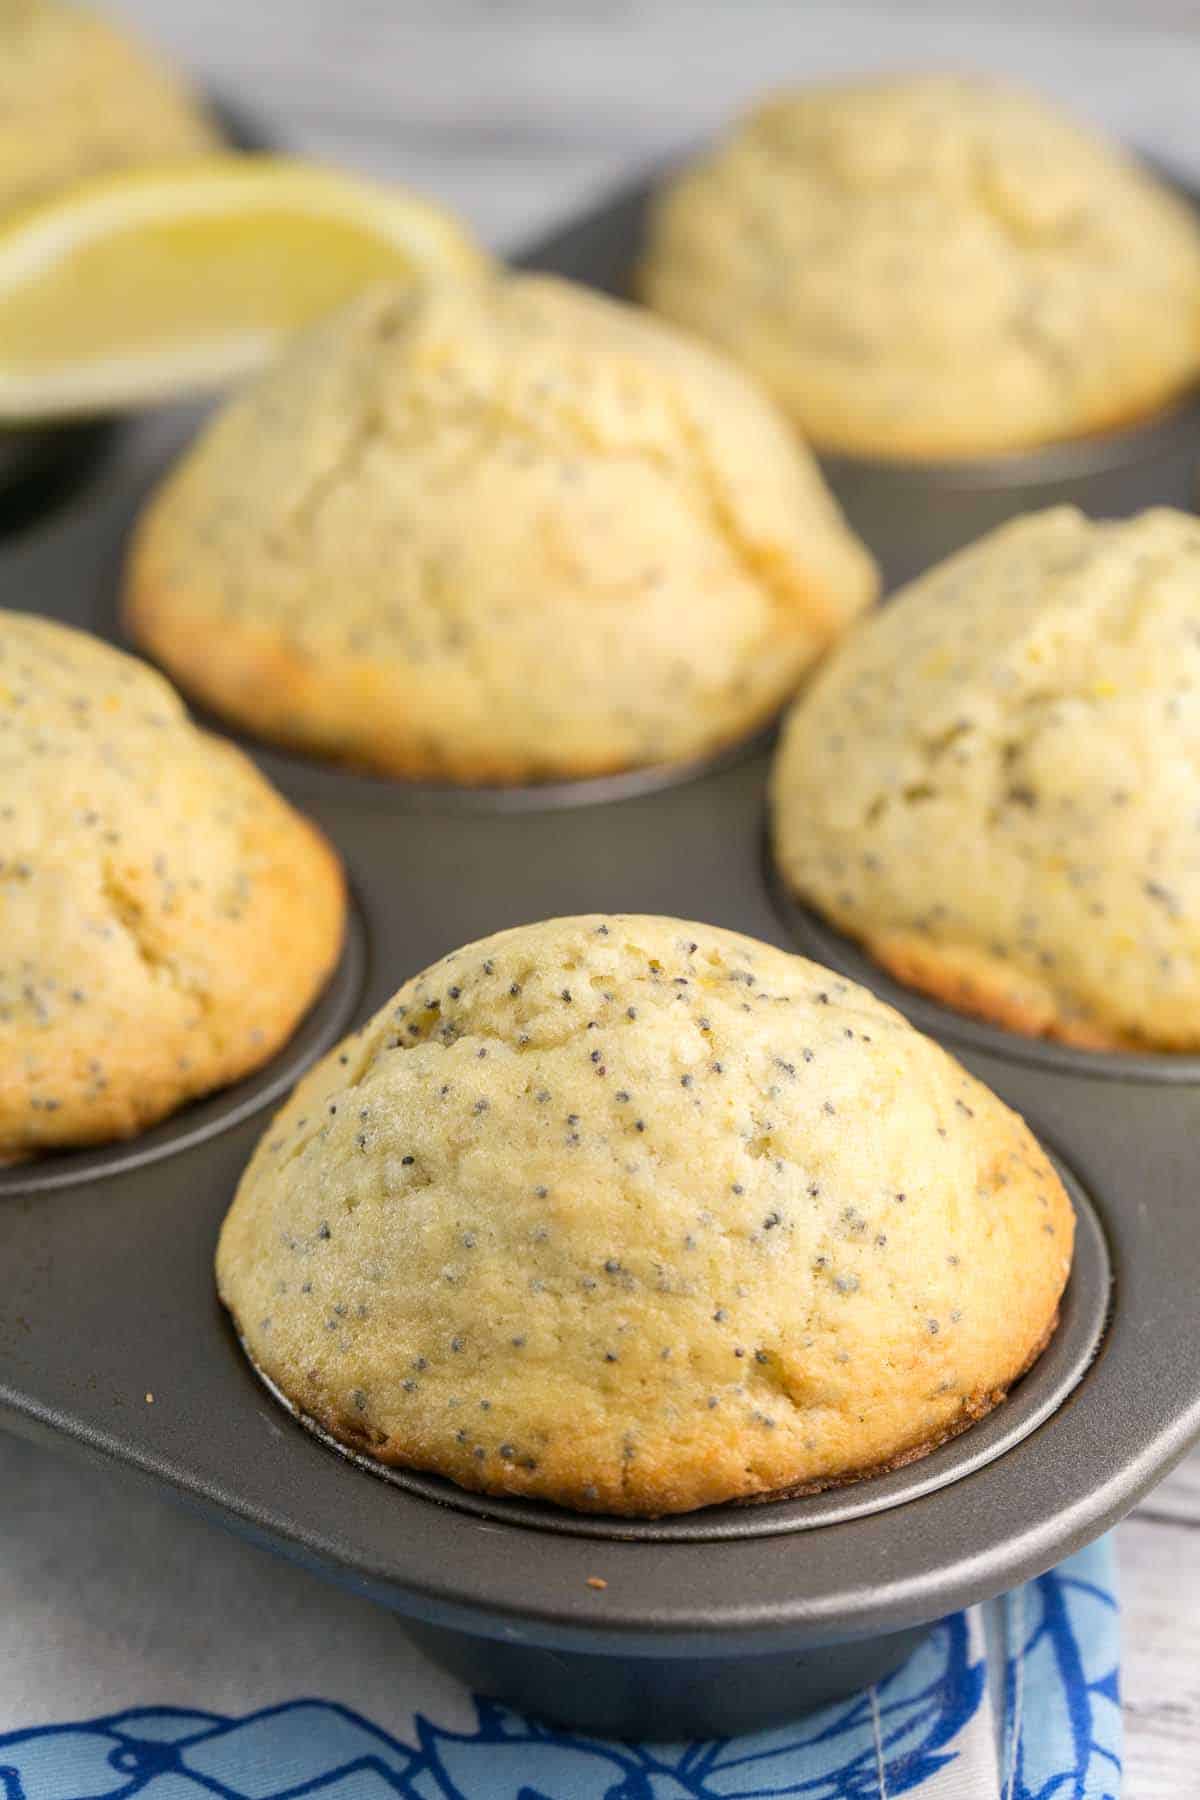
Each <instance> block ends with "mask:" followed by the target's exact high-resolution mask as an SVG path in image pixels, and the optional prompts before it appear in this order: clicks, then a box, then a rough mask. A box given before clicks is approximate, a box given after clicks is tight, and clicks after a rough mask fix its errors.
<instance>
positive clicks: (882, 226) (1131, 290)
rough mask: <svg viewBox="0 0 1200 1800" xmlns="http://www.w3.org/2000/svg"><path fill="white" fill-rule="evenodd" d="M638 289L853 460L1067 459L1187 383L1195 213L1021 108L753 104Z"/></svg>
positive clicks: (935, 91)
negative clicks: (1047, 453) (1046, 446)
mask: <svg viewBox="0 0 1200 1800" xmlns="http://www.w3.org/2000/svg"><path fill="white" fill-rule="evenodd" d="M643 281H644V291H645V293H646V295H647V298H648V299H649V300H650V302H651V304H652V305H653V306H655V307H656V308H658V309H659V310H660V311H662V312H663V313H665V314H667V315H668V316H669V317H671V318H673V319H675V320H677V321H678V322H680V323H681V324H684V325H688V326H690V327H691V328H693V329H694V330H696V331H699V332H700V333H701V334H702V335H703V336H705V337H707V338H709V339H711V340H712V341H713V342H715V343H718V344H721V345H723V346H724V347H726V348H727V349H728V350H730V351H731V352H732V353H733V354H734V355H736V356H737V357H738V358H739V359H740V360H741V361H742V362H743V363H744V364H745V365H746V367H747V368H749V369H751V370H753V371H754V372H755V373H756V374H757V375H759V376H760V377H761V378H762V380H763V381H764V382H765V384H766V385H767V387H768V388H769V389H770V390H771V391H772V392H773V393H774V394H775V396H776V398H777V399H778V400H779V401H780V403H781V404H782V406H783V407H784V409H785V411H787V412H788V413H789V415H790V416H791V417H792V418H793V419H794V420H795V422H796V424H797V425H798V426H799V427H800V429H801V430H802V431H804V432H805V433H806V434H807V435H808V436H809V437H810V438H811V439H812V441H813V442H814V443H816V444H818V445H820V446H822V447H825V448H828V449H833V450H843V451H849V452H852V453H856V454H860V455H872V454H878V455H883V456H895V457H958V456H972V455H977V454H981V453H987V452H995V451H1004V450H1011V449H1018V448H1024V447H1028V446H1030V445H1035V444H1040V443H1045V442H1047V441H1050V440H1053V439H1057V438H1065V437H1073V436H1079V435H1082V434H1085V433H1089V432H1094V431H1097V430H1100V429H1103V428H1106V427H1110V426H1114V425H1119V424H1122V423H1124V422H1125V421H1128V420H1133V419H1137V418H1138V417H1140V416H1144V415H1145V414H1147V413H1149V412H1152V411H1153V410H1155V409H1156V408H1158V407H1159V406H1160V405H1162V404H1163V403H1164V402H1165V401H1167V400H1169V399H1170V398H1171V397H1172V396H1174V395H1176V394H1177V393H1178V392H1179V391H1180V390H1181V389H1182V388H1183V387H1185V386H1187V385H1189V384H1190V383H1191V382H1193V381H1194V380H1195V379H1196V377H1197V374H1198V373H1200V228H1198V226H1197V221H1196V218H1195V216H1194V215H1193V213H1192V211H1191V209H1190V208H1189V207H1188V206H1187V205H1186V203H1185V202H1183V201H1182V200H1180V199H1179V198H1177V197H1176V196H1175V195H1173V194H1172V193H1170V192H1169V191H1168V190H1167V189H1166V188H1165V187H1164V186H1163V185H1162V183H1161V182H1159V181H1158V180H1156V179H1155V177H1154V176H1153V175H1151V174H1150V173H1149V172H1148V171H1147V170H1145V169H1142V168H1139V167H1138V166H1137V165H1136V164H1135V163H1133V162H1132V161H1131V160H1129V159H1128V158H1127V157H1125V156H1124V155H1123V154H1122V153H1121V152H1120V151H1119V150H1118V149H1117V148H1115V147H1114V146H1112V145H1109V144H1107V143H1105V142H1104V141H1103V140H1102V139H1100V138H1098V137H1096V136H1094V135H1093V134H1092V133H1090V132H1089V131H1087V130H1085V129H1082V128H1081V127H1079V126H1077V125H1076V124H1074V123H1073V122H1072V121H1071V120H1069V119H1067V118H1064V117H1062V116H1060V115H1059V114H1058V113H1057V112H1056V111H1054V110H1053V109H1051V108H1050V107H1047V106H1046V105H1044V104H1043V103H1042V102H1040V101H1039V100H1038V99H1036V98H1035V97H1033V96H1032V95H1028V94H1026V93H1023V92H1022V91H1020V90H1019V89H1013V88H1010V87H1007V86H1004V85H1002V84H999V83H997V82H993V81H988V80H983V79H980V78H968V77H963V76H951V75H900V76H894V75H893V76H885V77H882V78H878V79H874V80H867V81H860V82H855V83H850V84H831V85H829V86H816V87H810V88H805V89H801V90H799V91H796V92H792V93H787V94H783V95H781V96H779V97H777V98H774V99H772V100H769V101H768V102H766V103H765V104H764V105H762V106H760V107H759V108H758V109H757V110H756V111H754V112H752V113H751V114H750V116H749V117H748V118H746V119H745V120H743V121H742V122H741V123H740V124H739V125H738V126H737V127H736V128H735V129H734V131H733V132H732V134H731V135H730V136H729V138H728V139H727V140H726V141H725V142H723V143H721V144H719V145H718V146H717V147H716V149H714V150H713V151H712V152H711V153H710V154H709V155H707V156H705V157H702V158H701V159H700V160H699V161H698V162H697V163H696V164H694V165H693V166H691V167H690V168H687V169H685V170H684V172H683V174H682V175H681V176H680V177H679V178H678V179H677V180H675V181H674V182H673V183H671V184H669V186H668V187H667V189H666V190H665V192H664V195H663V196H662V198H661V199H660V200H659V202H658V204H657V206H656V208H655V212H654V216H653V223H652V229H651V238H650V248H649V254H648V259H647V262H646V266H645V269H644V271H643ZM1150 320H1153V322H1154V323H1153V328H1152V329H1151V328H1148V321H1150Z"/></svg>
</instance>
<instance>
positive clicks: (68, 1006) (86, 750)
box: [0, 612, 345, 1160]
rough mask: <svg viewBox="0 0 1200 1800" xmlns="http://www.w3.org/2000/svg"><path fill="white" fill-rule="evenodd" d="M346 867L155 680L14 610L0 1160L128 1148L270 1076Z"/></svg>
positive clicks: (7, 654) (4, 723) (309, 996)
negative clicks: (233, 1088)
mask: <svg viewBox="0 0 1200 1800" xmlns="http://www.w3.org/2000/svg"><path fill="white" fill-rule="evenodd" d="M344 911H345V900H344V896H343V887H342V876H341V871H340V868H339V865H338V862H337V859H336V858H335V856H334V854H333V852H332V851H331V850H330V849H329V847H328V846H327V845H326V843H325V841H324V839H323V838H321V837H320V836H319V835H318V834H317V832H316V831H315V830H314V829H313V827H312V826H311V825H309V824H308V823H307V822H306V821H305V820H304V819H302V818H300V817H299V815H298V814H296V813H294V812H293V811H292V809H291V807H290V806H288V805H286V803H285V802H284V801H283V800H282V799H281V798H280V797H279V795H278V794H276V793H275V791H274V789H272V788H271V787H269V786H268V784H267V783H266V782H265V781H264V780H263V778H262V776H261V775H259V774H258V772H257V770H256V769H255V768H254V767H253V765H252V764H251V763H250V762H248V761H247V760H246V758H245V757H243V756H242V755H241V754H240V753H239V752H238V751H236V750H234V749H232V748H231V747H230V746H229V745H227V744H223V743H221V742H219V741H218V740H217V739H216V738H211V737H208V736H206V735H205V734H204V733H203V732H200V731H197V730H196V728H195V727H194V726H193V725H191V724H190V723H189V721H188V719H187V716H186V714H185V713H184V710H183V707H182V706H181V705H180V702H179V700H178V698H177V697H176V695H175V694H174V693H172V691H171V689H170V688H169V687H168V686H167V684H166V682H165V681H164V680H163V679H162V677H161V676H160V675H157V674H156V673H155V672H154V671H153V670H152V669H148V668H146V667H145V666H144V665H143V664H141V663H139V662H135V661H134V660H133V658H132V657H128V656H122V655H121V654H120V652H118V651H116V650H113V649H110V648H109V646H108V645H107V644H102V643H100V642H98V641H97V640H96V639H95V638H91V637H88V636H87V635H86V634H85V633H84V632H80V631H71V630H69V629H68V628H67V627H66V626H63V625H56V624H52V623H51V622H50V621H49V620H47V619H38V618H33V617H30V616H28V615H26V614H23V613H14V612H0V1160H11V1159H13V1158H16V1157H20V1156H25V1155H29V1154H31V1153H33V1152H35V1151H39V1150H53V1149H65V1148H68V1147H70V1146H71V1145H76V1144H92V1143H99V1142H102V1141H103V1140H105V1139H108V1138H121V1137H128V1136H130V1135H131V1134H132V1133H134V1132H136V1131H139V1130H141V1129H142V1127H143V1126H146V1125H149V1124H152V1123H153V1121H154V1120H156V1119H159V1118H161V1117H162V1116H163V1115H164V1114H166V1113H169V1112H170V1111H171V1110H172V1109H173V1108H174V1107H176V1106H178V1105H179V1104H180V1103H181V1102H182V1101H185V1100H189V1099H191V1098H192V1097H193V1096H195V1095H198V1094H203V1093H206V1092H207V1091H208V1090H209V1089H211V1088H215V1087H219V1086H220V1085H221V1084H222V1083H223V1082H227V1081H232V1080H234V1078H235V1077H237V1076H239V1075H244V1074H246V1073H247V1071H249V1070H251V1069H253V1068H256V1067H257V1066H258V1064H260V1063H262V1062H264V1061H265V1060H266V1059H267V1058H268V1057H269V1056H270V1055H271V1054H272V1053H273V1052H274V1051H275V1050H276V1049H277V1048H278V1047H279V1045H280V1044H282V1043H283V1041H284V1040H285V1039H286V1038H287V1037H288V1035H289V1034H290V1032H291V1031H292V1028H293V1027H294V1026H295V1025H296V1023H297V1022H298V1020H299V1019H300V1018H301V1017H302V1015H303V1014H304V1013H305V1012H306V1010H307V1009H308V1006H309V1004H310V1002H311V1001H312V1000H313V999H314V997H315V996H316V994H317V992H318V991H319V989H320V988H321V986H322V985H323V983H324V981H325V979H326V977H327V976H328V974H329V972H330V970H331V968H332V966H333V964H334V962H335V960H336V958H337V956H338V952H339V948H340V945H341V940H342V930H343V922H344Z"/></svg>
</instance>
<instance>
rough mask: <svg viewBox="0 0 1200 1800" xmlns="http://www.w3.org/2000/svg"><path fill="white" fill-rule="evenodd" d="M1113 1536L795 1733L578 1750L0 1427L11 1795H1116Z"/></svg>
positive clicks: (126, 1489) (581, 1745) (338, 1597)
mask: <svg viewBox="0 0 1200 1800" xmlns="http://www.w3.org/2000/svg"><path fill="white" fill-rule="evenodd" d="M1117 1663H1118V1624H1117V1603H1116V1594H1115V1587H1114V1564H1113V1554H1112V1547H1111V1543H1110V1542H1109V1541H1108V1540H1104V1541H1102V1542H1100V1543H1098V1544H1094V1545H1092V1546H1091V1547H1090V1548H1089V1549H1087V1550H1084V1551H1081V1552H1080V1553H1079V1554H1078V1555H1077V1556H1074V1557H1072V1558H1071V1559H1070V1560H1069V1561H1068V1562H1066V1563H1063V1564H1062V1565H1061V1566H1060V1567H1059V1568H1057V1569H1055V1570H1053V1571H1052V1572H1051V1573H1049V1574H1047V1575H1043V1576H1041V1577H1040V1578H1039V1579H1037V1580H1035V1581H1031V1582H1028V1583H1027V1584H1026V1585H1025V1586H1023V1587H1021V1588H1018V1589H1016V1590H1015V1592H1013V1593H1011V1594H1008V1595H1006V1596H1004V1598H1002V1599H1001V1600H998V1601H994V1602H991V1603H990V1604H988V1605H986V1606H981V1607H973V1608H971V1609H970V1610H969V1611H967V1612H964V1613H956V1614H955V1615H953V1616H952V1617H951V1618H948V1619H945V1620H943V1621H942V1622H941V1623H940V1624H938V1625H937V1626H935V1628H934V1630H933V1631H932V1633H931V1634H930V1637H929V1638H928V1640H927V1641H926V1643H925V1644H924V1645H923V1647H922V1648H920V1649H919V1650H918V1651H917V1652H916V1653H915V1654H914V1655H913V1656H912V1657H911V1658H910V1660H909V1661H908V1662H907V1663H906V1664H905V1665H904V1667H903V1668H902V1669H900V1670H899V1671H898V1672H897V1673H896V1674H895V1675H893V1676H892V1677H890V1678H889V1679H888V1680H886V1681H882V1682H880V1683H879V1684H878V1685H877V1686H874V1687H872V1688H869V1689H867V1690H866V1691H865V1692H863V1693H862V1694H859V1695H857V1696H855V1697H854V1698H853V1699H851V1700H848V1701H843V1702H841V1703H840V1704H838V1705H836V1706H831V1707H828V1708H826V1709H825V1710H824V1711H823V1712H821V1713H819V1714H816V1715H813V1716H810V1717H808V1718H805V1719H801V1720H798V1721H797V1722H796V1723H795V1724H792V1725H787V1726H784V1727H782V1728H780V1729H777V1730H773V1731H767V1732H760V1733H756V1734H754V1735H752V1736H749V1737H744V1738H737V1739H712V1740H707V1741H697V1742H692V1743H687V1744H674V1745H662V1744H645V1745H643V1744H625V1743H612V1742H607V1741H601V1740H597V1739H592V1738H588V1737H585V1736H582V1735H577V1734H573V1733H571V1732H566V1731H561V1730H556V1729H554V1728H553V1727H550V1726H547V1725H544V1724H541V1723H538V1722H537V1721H534V1720H531V1719H525V1718H522V1717H519V1716H518V1715H516V1714H515V1713H512V1712H511V1711H509V1710H508V1709H506V1708H504V1707H502V1706H496V1705H494V1704H491V1703H489V1702H488V1701H486V1700H482V1699H478V1698H476V1697H474V1696H472V1695H471V1694H469V1693H468V1692H467V1691H466V1690H465V1689H463V1688H462V1687H460V1686H459V1685H458V1684H457V1683H456V1682H454V1681H453V1680H452V1679H451V1678H450V1677H449V1676H447V1675H444V1674H442V1673H441V1672H440V1671H439V1670H437V1669H435V1668H433V1667H432V1666H431V1665H430V1664H429V1663H428V1662H426V1661H425V1660H424V1659H423V1657H421V1655H420V1654H419V1653H418V1652H417V1651H416V1650H415V1649H413V1648H412V1647H411V1646H410V1645H409V1644H408V1642H407V1640H406V1639H405V1638H404V1637H403V1635H402V1634H401V1632H400V1630H399V1628H398V1626H397V1624H396V1621H395V1620H394V1618H392V1616H391V1615H389V1614H388V1613H386V1612H384V1611H382V1610H381V1609H380V1608H378V1607H376V1606H374V1605H373V1604H372V1603H371V1602H369V1601H366V1600H362V1599H359V1598H356V1597H354V1596H351V1595H350V1594H347V1593H344V1592H342V1591H341V1590H338V1589H335V1588H332V1587H327V1586H325V1585H324V1584H323V1583H321V1582H318V1581H317V1580H316V1579H314V1578H313V1577H312V1576H310V1575H308V1574H306V1573H304V1572H303V1571H301V1570H300V1569H296V1568H292V1567H291V1566H290V1565H288V1564H286V1563H284V1562H282V1561H279V1560H277V1559H276V1558H274V1557H269V1556H267V1555H265V1554H264V1553H262V1552H260V1551H258V1550H255V1549H252V1548H251V1547H250V1546H248V1545H245V1544H243V1543H241V1542H239V1541H237V1540H235V1539H233V1538H231V1537H228V1536H226V1535H225V1534H224V1533H222V1532H219V1531H217V1530H216V1529H215V1528H213V1527H211V1526H208V1525H206V1524H204V1523H202V1522H201V1521H199V1520H198V1519H195V1518H193V1517H191V1516H190V1515H188V1514H186V1513H185V1512H183V1511H181V1510H180V1509H177V1508H176V1507H174V1506H172V1505H171V1504H170V1503H168V1502H166V1501H164V1500H161V1499H159V1498H158V1497H156V1496H154V1495H152V1494H149V1493H146V1492H143V1491H142V1490H140V1489H137V1488H133V1487H131V1486H127V1485H126V1484H125V1483H124V1482H123V1481H122V1482H118V1481H117V1479H116V1478H114V1477H112V1476H110V1475H108V1474H106V1473H103V1472H101V1471H98V1470H96V1469H92V1468H79V1467H77V1466H76V1465H74V1464H72V1463H68V1462H66V1461H64V1460H62V1459H60V1458H59V1457H57V1456H52V1455H51V1454H50V1453H49V1452H47V1451H43V1450H40V1449H38V1450H35V1449H33V1448H31V1447H30V1446H27V1445H24V1444H21V1443H18V1442H16V1441H15V1440H14V1441H9V1440H4V1439H0V1800H125V1797H126V1796H129V1797H132V1796H134V1795H138V1796H144V1797H145V1800H204V1796H206V1795H207V1796H218V1797H219V1800H284V1797H285V1796H286V1797H287V1800H300V1797H301V1796H309V1795H312V1796H320V1797H321V1800H386V1797H387V1796H389V1795H395V1794H400V1795H406V1796H411V1797H412V1800H774V1797H775V1796H780V1797H782V1796H795V1797H796V1800H898V1796H900V1795H909V1796H915V1797H916V1800H1119V1795H1120V1710H1119V1703H1118V1690H1117Z"/></svg>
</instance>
